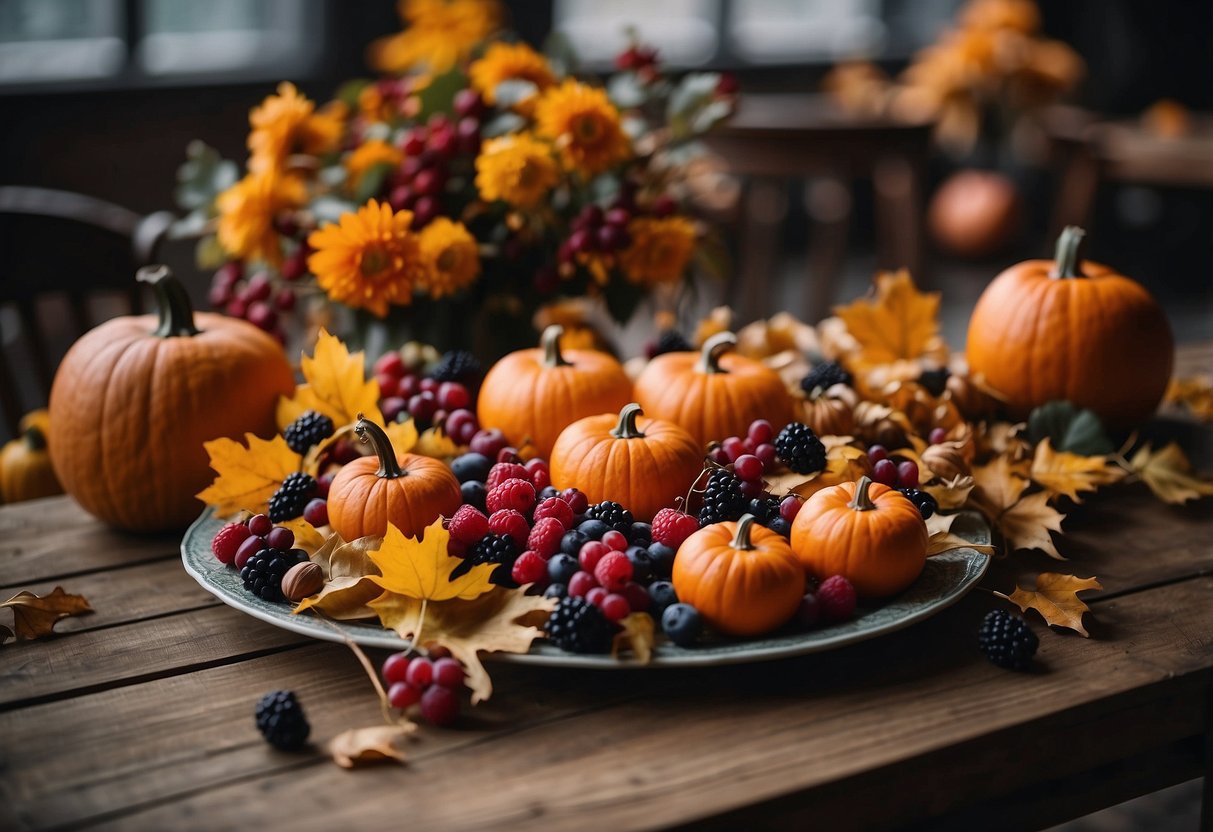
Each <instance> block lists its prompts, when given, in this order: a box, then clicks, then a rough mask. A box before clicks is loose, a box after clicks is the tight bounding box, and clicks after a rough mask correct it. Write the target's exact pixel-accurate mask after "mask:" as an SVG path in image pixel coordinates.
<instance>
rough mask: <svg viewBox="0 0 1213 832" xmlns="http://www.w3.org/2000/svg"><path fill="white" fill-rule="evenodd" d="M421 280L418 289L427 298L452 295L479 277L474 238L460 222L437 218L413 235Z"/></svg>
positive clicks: (477, 256)
mask: <svg viewBox="0 0 1213 832" xmlns="http://www.w3.org/2000/svg"><path fill="white" fill-rule="evenodd" d="M417 236H418V238H419V242H420V246H421V261H422V263H424V264H425V277H424V278H423V280H422V284H421V288H422V289H424V290H425V291H426V292H427V293H428V294H429V296H430V297H432V298H441V297H446V296H447V295H453V294H455V293H456V292H458V291H459V290H460V289H463V288H464V287H466V286H470V285H471V284H472V281H474V280H475V279H476V277H477V276H478V275H479V274H480V252H479V250H478V249H477V246H476V238H475V237H473V236H472V235H471V232H469V231H468V230H467V228H465V227H464V225H463V223H458V222H453V221H451V220H449V219H447V218H446V217H438V218H437V219H435V220H434V221H433V222H431V223H430V224H429V225H427V226H426V227H425V228H423V229H421V232H420V233H419V234H418V235H417Z"/></svg>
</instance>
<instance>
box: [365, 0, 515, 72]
mask: <svg viewBox="0 0 1213 832" xmlns="http://www.w3.org/2000/svg"><path fill="white" fill-rule="evenodd" d="M398 8H399V10H400V17H401V18H402V19H403V20H404V21H405V22H406V23H407V25H408V28H406V29H405V30H404V31H403V32H400V33H399V34H395V35H390V36H389V37H386V38H380V39H379V40H377V41H375V42H373V43H372V44H371V46H370V50H369V59H370V63H371V65H372V66H373V67H374V68H375V69H378V70H380V71H382V72H391V73H403V72H407V71H408V70H410V69H413V68H414V67H418V66H424V67H425V68H426V69H428V70H429V71H430V72H433V73H437V74H441V73H443V72H446V71H447V70H449V69H450V68H451V67H453V66H455V65H456V64H458V63H460V62H461V61H463V60H464V59H465V58H467V57H468V55H470V54H471V53H472V49H474V48H475V47H476V45H477V44H479V43H481V42H483V41H484V40H485V39H487V38H488V36H489V35H491V34H492V33H493V32H495V31H496V30H497V29H498V28H499V27H500V25H501V18H502V14H501V4H500V3H498V2H497V0H400V3H399V5H398Z"/></svg>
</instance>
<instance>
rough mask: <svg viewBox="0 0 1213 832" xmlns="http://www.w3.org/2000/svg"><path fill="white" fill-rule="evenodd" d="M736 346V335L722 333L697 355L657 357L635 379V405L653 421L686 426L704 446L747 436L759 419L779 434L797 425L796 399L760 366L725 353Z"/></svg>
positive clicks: (770, 370)
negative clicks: (785, 427)
mask: <svg viewBox="0 0 1213 832" xmlns="http://www.w3.org/2000/svg"><path fill="white" fill-rule="evenodd" d="M735 346H737V336H735V335H734V334H733V333H731V332H721V333H717V334H716V335H713V336H712V337H711V338H709V339H708V340H707V341H705V342H704V344H703V347H702V349H701V350H700V352H699V353H698V354H696V353H693V352H670V353H666V354H665V355H659V356H657V357H656V358H654V359H653V360H652V361H650V362H649V364H648V366H647V367H645V369H644V372H642V373H641V374H640V378H638V379H637V380H636V401H638V402H639V403H640V406H641V407H643V408H644V412H645V413H647V414H649V416H651V417H652V418H654V419H667V420H669V421H671V422H674V423H675V424H678V425H681V426H682V427H683V428H685V429H686V430H687V432H688V433H690V434H691V436H693V437H695V441H696V442H698V443H699V444H700V445H701V446H703V445H706V444H707V443H708V442H712V441H718V440H721V439H725V438H727V437H730V436H745V435H746V431H747V430H748V429H749V427H750V423H751V422H753V421H754V420H755V419H766V420H768V421H770V423H771V424H772V425H773V426H774V428H775V430H776V432H778V431H779V430H780V429H781V428H783V426H784V425H786V424H787V423H788V422H790V421H792V413H793V409H792V398H791V396H790V395H789V394H788V391H787V388H786V387H785V386H784V384H783V381H782V380H781V379H780V378H779V375H778V373H776V372H775V371H774V370H772V369H770V368H769V367H767V366H766V365H765V364H763V363H762V362H761V361H755V360H754V359H752V358H746V357H744V356H740V355H733V354H729V355H725V354H724V353H726V352H727V351H729V350H731V349H733V348H734V347H735Z"/></svg>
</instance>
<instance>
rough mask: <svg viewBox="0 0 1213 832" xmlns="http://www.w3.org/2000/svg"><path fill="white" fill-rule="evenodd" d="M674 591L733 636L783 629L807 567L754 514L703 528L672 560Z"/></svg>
mask: <svg viewBox="0 0 1213 832" xmlns="http://www.w3.org/2000/svg"><path fill="white" fill-rule="evenodd" d="M673 582H674V591H675V592H676V593H677V594H678V599H679V600H680V601H683V602H684V603H687V604H690V605H691V606H693V607H694V608H695V609H697V610H699V612H700V614H701V615H702V616H703V617H704V620H706V621H707V622H708V623H709V624H711V625H712V627H714V628H715V629H717V630H719V631H720V632H722V633H726V634H728V635H733V636H756V635H761V634H763V633H769V632H770V631H771V630H774V629H776V628H778V627H781V626H783V625H784V624H786V623H787V622H788V620H789V619H790V618H791V617H792V616H793V615H795V613H796V608H797V607H798V606H800V599H801V598H802V597H803V596H804V569H803V568H802V567H801V566H800V563H799V562H798V561H797V560H796V555H795V554H794V553H793V552H792V549H791V547H789V546H788V544H787V542H786V541H785V540H784V539H783V537H781V536H780V535H779V534H776V533H775V532H773V531H771V530H770V529H766V528H763V527H762V526H760V525H757V521H756V518H755V517H754V515H752V514H747V515H745V516H743V517H742V518H741V519H740V520H738V521H737V522H736V523H732V522H724V523H714V524H712V525H711V526H705V527H704V528H702V529H700V530H699V531H697V532H695V533H694V534H693V535H691V536H690V537H688V538H687V539H686V540H685V541H683V543H682V545H681V546H679V547H678V556H677V557H676V558H674V575H673Z"/></svg>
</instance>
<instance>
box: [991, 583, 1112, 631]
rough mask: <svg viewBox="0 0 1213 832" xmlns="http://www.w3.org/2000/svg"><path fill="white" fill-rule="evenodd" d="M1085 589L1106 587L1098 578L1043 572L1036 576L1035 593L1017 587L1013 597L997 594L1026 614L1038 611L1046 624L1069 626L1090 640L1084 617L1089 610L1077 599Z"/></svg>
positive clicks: (1012, 594)
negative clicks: (1030, 611) (1029, 611)
mask: <svg viewBox="0 0 1213 832" xmlns="http://www.w3.org/2000/svg"><path fill="white" fill-rule="evenodd" d="M1085 589H1103V586H1102V585H1101V584H1100V583H1099V581H1098V580H1096V579H1095V578H1079V577H1077V576H1075V575H1062V574H1059V573H1057V572H1042V573H1040V574H1039V575H1037V576H1036V589H1035V590H1029V589H1024V588H1023V587H1020V586H1017V587H1015V591H1014V592H1012V593H1011V594H1010V595H1002V593H1001V592H999V593H995V594H997V595H1002V597H1003V598H1006V599H1007V600H1008V601H1010V602H1011V603H1013V604H1015V605H1016V606H1018V607H1019V609H1020V610H1021V611H1023V612H1027V611H1028V610H1030V609H1033V610H1036V611H1037V612H1038V613H1040V614H1041V616H1042V617H1043V618H1044V620H1045V623H1047V624H1050V625H1052V626H1055V627H1067V628H1069V629H1071V630H1074V631H1076V632H1078V633H1081V634H1082V636H1083V637H1084V638H1089V637H1090V633H1088V632H1087V630H1086V628H1085V627H1083V625H1082V614H1083V613H1084V612H1086V611H1087V610H1089V609H1090V607H1088V606H1087V605H1086V604H1084V603H1083V602H1082V601H1081V600H1080V599H1079V597H1078V593H1079V592H1082V591H1083V590H1085Z"/></svg>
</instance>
